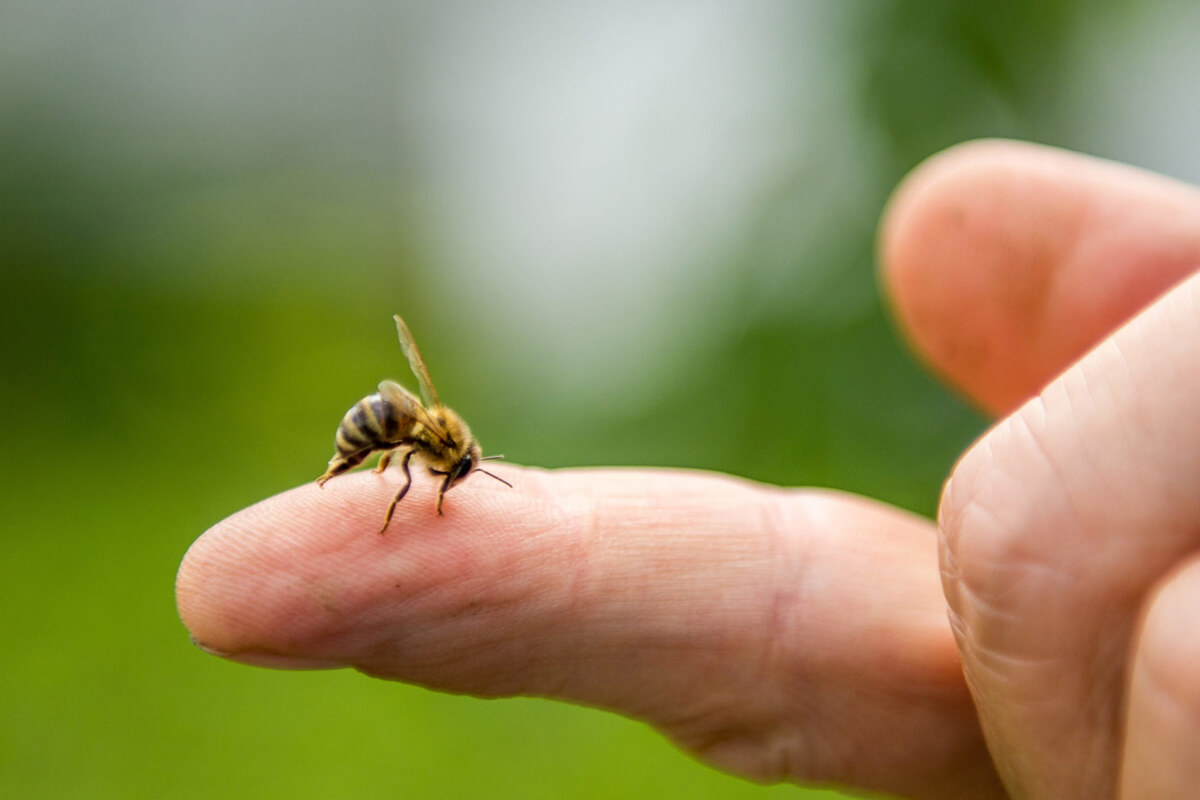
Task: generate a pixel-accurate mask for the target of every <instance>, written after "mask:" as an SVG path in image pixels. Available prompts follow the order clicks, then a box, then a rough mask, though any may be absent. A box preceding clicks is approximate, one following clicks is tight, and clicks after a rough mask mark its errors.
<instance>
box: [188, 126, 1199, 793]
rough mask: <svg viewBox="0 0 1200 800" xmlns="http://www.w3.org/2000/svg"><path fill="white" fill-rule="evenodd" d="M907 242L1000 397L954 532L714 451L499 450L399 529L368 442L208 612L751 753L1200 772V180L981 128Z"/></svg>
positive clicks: (960, 768)
mask: <svg viewBox="0 0 1200 800" xmlns="http://www.w3.org/2000/svg"><path fill="white" fill-rule="evenodd" d="M880 254H881V262H882V281H881V283H882V284H883V286H884V290H885V292H886V293H887V295H888V298H889V301H890V303H891V304H892V306H893V308H894V309H895V314H896V317H897V319H898V320H899V323H900V325H901V327H902V329H903V330H904V331H905V334H906V336H907V338H908V340H909V341H910V342H911V343H912V346H913V348H914V349H915V350H916V352H917V353H918V354H919V356H920V357H921V358H922V359H923V360H924V361H925V362H926V363H927V364H928V365H929V366H930V368H931V369H932V370H934V371H935V372H936V373H937V374H938V375H940V376H941V377H942V378H943V379H944V380H946V381H947V383H949V384H950V385H951V386H953V387H954V388H955V389H956V390H958V391H959V392H961V393H962V394H963V395H964V396H966V397H967V398H969V399H970V400H971V401H973V402H974V403H975V404H977V405H978V406H980V407H982V408H984V409H987V410H989V411H990V412H992V413H994V414H995V415H996V416H997V418H998V422H997V424H996V425H995V426H994V427H993V428H992V429H991V430H990V431H989V432H988V433H987V434H985V436H984V437H982V438H981V439H980V441H978V442H977V443H976V444H975V445H974V446H973V447H972V448H971V449H970V450H969V451H968V452H967V453H966V454H965V455H964V456H963V458H962V459H961V460H960V461H959V463H958V464H957V465H956V466H955V468H954V470H953V472H952V474H951V476H950V478H949V480H948V483H947V486H946V489H945V492H944V494H943V497H942V501H941V510H940V514H939V519H940V523H939V524H938V525H935V524H934V523H932V522H929V521H927V520H923V519H920V518H917V517H914V516H912V515H910V514H907V513H904V512H902V511H899V510H897V509H894V508H890V507H888V506H886V505H884V504H882V503H879V502H876V501H874V500H871V499H870V498H865V497H857V496H853V495H848V494H839V493H835V492H829V491H815V490H806V489H777V488H773V487H767V486H762V485H758V484H754V483H750V482H748V481H743V480H738V479H735V478H730V477H726V476H721V475H714V474H704V473H694V472H682V471H671V470H655V471H644V470H620V469H610V470H565V471H543V470H536V469H529V468H520V467H515V466H512V465H505V466H497V467H496V471H497V473H498V474H500V475H502V476H503V477H505V478H507V479H508V480H510V481H511V482H512V483H513V485H514V488H512V489H507V488H505V487H504V486H501V485H499V484H497V483H495V482H493V481H489V480H484V479H482V478H479V477H473V478H471V479H469V480H467V481H464V482H463V483H462V484H461V485H460V486H457V487H456V488H455V489H454V490H453V491H452V492H451V493H450V494H449V496H448V497H447V498H446V505H445V516H444V517H438V516H437V515H436V514H435V513H434V509H433V502H432V499H433V496H434V493H435V492H436V489H437V487H436V485H435V484H434V483H433V482H432V481H429V480H424V481H422V480H419V479H416V480H414V481H413V487H412V491H411V492H410V493H409V495H410V497H409V498H408V499H407V500H406V501H405V502H403V503H400V504H399V505H398V506H397V507H396V518H395V521H394V522H393V525H394V526H395V530H396V532H397V535H395V536H387V537H380V536H377V535H376V531H377V530H378V527H379V513H380V509H381V508H383V507H385V506H386V504H387V502H388V500H389V499H390V498H391V497H392V496H393V494H394V493H395V491H396V487H397V482H398V481H401V480H403V478H402V476H398V475H396V474H393V473H395V472H397V471H396V470H390V471H389V472H387V473H385V474H384V475H382V476H381V475H375V474H372V473H370V472H369V471H363V472H359V473H354V474H351V475H346V476H342V477H339V478H338V480H336V481H331V482H330V483H329V484H328V485H327V486H326V487H325V489H324V490H319V489H317V487H316V486H315V485H313V484H307V485H304V486H301V487H299V488H297V489H293V490H291V491H289V492H286V493H284V494H281V495H278V496H276V497H272V498H270V499H267V500H264V501H262V502H261V503H258V504H257V505H254V506H252V507H251V508H248V509H246V510H244V511H241V512H239V513H237V514H235V515H233V516H232V517H230V518H228V519H226V520H224V521H223V522H221V523H219V524H218V525H216V526H215V527H213V528H212V529H211V530H209V531H208V532H206V533H205V534H204V535H203V536H202V537H201V538H200V539H199V540H198V541H197V542H196V543H195V544H194V545H193V546H192V548H191V549H190V550H189V552H188V554H187V556H186V557H185V559H184V562H183V565H182V566H181V568H180V571H179V577H178V582H177V594H178V603H179V610H180V614H181V616H182V618H183V621H184V623H185V624H186V625H187V627H188V629H189V630H190V631H191V633H192V636H193V637H194V638H195V639H196V640H197V641H198V642H200V643H201V644H202V645H203V646H204V647H205V648H206V649H208V650H210V651H213V652H215V653H217V654H220V655H224V656H226V657H228V658H232V659H235V660H239V661H243V662H246V663H252V664H259V665H264V666H275V667H281V668H305V667H308V668H322V667H337V666H350V667H354V668H357V669H359V670H362V671H363V672H365V673H368V674H370V675H374V676H378V677H381V678H387V679H391V680H398V681H405V682H412V683H419V684H423V685H426V686H431V687H435V688H441V689H446V690H452V691H456V692H466V693H471V694H477V695H481V696H501V695H540V696H549V697H556V698H561V699H564V700H568V701H571V702H576V703H583V704H587V705H593V706H600V707H604V708H609V709H612V710H614V711H616V712H618V713H622V714H626V715H629V716H632V717H636V718H638V719H643V720H646V721H648V722H650V723H651V724H653V725H655V726H656V727H658V728H659V729H660V730H661V731H662V732H663V733H664V734H666V735H667V736H669V737H670V738H671V739H672V740H673V741H675V742H676V743H678V745H679V746H680V747H683V748H685V749H687V750H689V751H691V752H693V753H695V754H696V755H698V756H699V757H700V758H701V759H703V760H706V761H708V762H709V763H711V764H713V765H715V766H717V767H720V768H722V769H725V770H729V771H732V772H734V773H737V774H741V775H744V776H746V777H748V778H751V779H755V780H767V781H775V780H791V781H799V782H833V783H836V784H839V785H842V786H846V787H851V788H856V789H859V790H864V791H874V792H886V793H889V794H894V795H898V796H902V797H913V798H961V797H970V798H984V799H985V800H986V798H1002V797H1010V796H1011V797H1021V798H1047V800H1049V799H1050V798H1053V799H1054V800H1063V799H1064V798H1066V799H1068V800H1069V799H1070V798H1106V797H1120V798H1126V800H1131V799H1132V798H1166V799H1169V798H1191V797H1194V796H1195V793H1196V787H1197V786H1200V669H1198V668H1197V665H1198V664H1200V625H1198V624H1197V623H1198V621H1200V558H1197V557H1196V556H1195V555H1194V554H1195V553H1196V552H1197V551H1198V550H1200V413H1198V412H1197V408H1198V406H1200V403H1198V402H1197V400H1198V399H1200V278H1194V279H1190V280H1189V279H1187V276H1188V275H1189V274H1191V273H1193V272H1195V271H1196V270H1197V267H1200V192H1197V191H1196V190H1194V189H1191V188H1188V187H1185V186H1182V185H1180V184H1176V183H1173V182H1171V181H1168V180H1166V179H1164V178H1159V177H1156V176H1152V175H1148V174H1146V173H1141V172H1137V171H1134V170H1132V169H1129V168H1125V167H1120V166H1117V165H1114V164H1110V163H1107V162H1100V161H1096V160H1092V159H1088V158H1084V157H1082V156H1077V155H1073V154H1069V153H1065V152H1061V151H1056V150H1049V149H1046V148H1038V147H1033V146H1030V145H1023V144H1018V143H1011V142H979V143H971V144H967V145H962V146H959V147H958V148H955V149H953V150H951V151H948V152H946V153H943V154H942V155H940V156H937V157H935V158H934V159H932V160H930V161H929V162H926V163H925V164H923V165H922V166H920V167H919V168H918V169H917V170H915V171H914V173H913V174H911V175H910V176H909V177H908V178H907V179H906V180H905V182H904V183H903V184H902V186H901V187H900V188H899V189H898V190H897V192H896V195H895V196H894V197H893V199H892V202H891V204H890V205H889V208H888V211H887V213H886V215H885V219H884V221H883V224H882V228H881V236H880ZM1172 287H1174V288H1172ZM1160 296H1161V297H1160ZM1156 298H1158V299H1156ZM1130 318H1133V321H1132V322H1131V323H1129V324H1128V325H1122V323H1124V322H1125V321H1126V320H1129V319H1130Z"/></svg>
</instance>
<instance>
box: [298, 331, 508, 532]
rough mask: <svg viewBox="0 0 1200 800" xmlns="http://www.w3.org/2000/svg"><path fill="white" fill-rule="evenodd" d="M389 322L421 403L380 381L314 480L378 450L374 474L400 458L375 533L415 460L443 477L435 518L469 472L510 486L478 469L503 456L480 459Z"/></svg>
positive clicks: (411, 346)
mask: <svg viewBox="0 0 1200 800" xmlns="http://www.w3.org/2000/svg"><path fill="white" fill-rule="evenodd" d="M393 319H394V320H396V332H397V334H398V335H399V336H400V349H401V350H402V351H403V352H404V356H405V357H406V358H407V359H408V366H409V367H410V368H411V369H412V371H413V374H414V375H415V376H416V378H417V385H418V386H419V388H420V390H421V399H417V397H416V396H415V395H413V393H412V392H410V391H408V390H407V389H405V388H404V387H403V386H401V385H400V384H398V383H396V382H395V381H391V380H385V381H383V382H382V383H380V384H379V391H378V392H376V393H375V394H371V395H367V396H366V397H364V398H363V399H361V400H359V401H358V402H357V403H355V404H354V405H353V406H351V407H350V410H349V411H347V412H346V415H345V416H344V417H342V422H341V424H340V425H338V429H337V434H336V436H335V439H334V446H335V447H336V451H335V452H334V455H333V458H332V459H330V460H329V467H328V469H326V470H325V474H324V475H322V476H321V477H319V478H317V486H324V485H325V482H326V481H328V480H329V479H330V478H332V477H334V476H335V475H341V474H342V473H343V472H348V471H349V470H351V469H354V468H355V467H357V466H358V465H359V464H361V463H362V462H363V461H364V460H366V458H367V456H369V455H371V453H374V452H375V451H377V450H380V451H383V455H382V456H380V457H379V464H378V465H377V466H376V467H375V470H374V471H375V472H377V473H379V472H383V471H384V470H385V469H387V466H388V464H390V463H391V461H392V458H393V457H394V456H397V455H399V457H400V468H401V469H402V470H403V471H404V485H403V486H401V487H400V490H399V491H398V492H396V495H395V496H394V497H393V498H392V502H391V503H389V504H388V507H387V511H386V512H385V513H384V517H383V527H382V528H380V529H379V533H380V534H382V533H384V532H385V531H386V530H387V527H388V524H389V523H390V522H391V521H392V514H393V513H394V512H395V510H396V504H397V503H399V502H400V501H401V500H403V499H404V496H405V495H406V494H408V490H409V488H410V487H411V486H412V473H411V472H409V462H410V461H412V459H413V458H414V457H415V458H417V460H418V461H421V462H424V464H425V466H426V467H427V468H428V469H429V472H430V473H432V474H433V475H437V476H440V477H441V479H442V482H441V486H440V487H439V488H438V493H437V513H438V515H439V516H441V514H442V499H443V498H444V497H445V495H446V492H448V491H449V490H450V489H452V488H453V487H454V486H455V485H457V484H458V483H459V482H460V481H462V480H463V479H464V478H466V477H467V476H468V475H470V474H471V473H472V472H482V473H483V474H484V475H487V476H489V477H492V478H495V479H496V480H498V481H500V482H501V483H503V484H504V485H505V486H508V487H509V488H512V484H511V483H509V482H508V481H506V480H504V478H501V477H500V476H499V475H493V474H492V473H490V472H488V471H487V470H486V469H482V468H481V467H480V463H481V462H483V461H490V460H492V459H497V458H503V456H485V455H483V449H482V448H481V447H480V445H479V441H478V440H477V439H476V438H475V437H474V436H473V435H472V434H471V429H470V428H469V427H467V423H466V422H465V421H464V420H463V418H462V417H460V416H459V415H458V414H457V413H455V412H454V411H452V410H451V409H449V408H447V407H446V406H444V405H442V404H441V401H439V400H438V396H437V391H436V390H435V389H434V388H433V381H431V380H430V379H429V370H428V369H426V367H425V361H424V359H422V358H421V351H420V350H418V349H417V343H416V342H415V341H414V340H413V336H412V333H411V332H410V331H409V330H408V326H407V325H405V324H404V320H402V319H400V317H399V316H398V315H397V316H393ZM422 401H424V402H422Z"/></svg>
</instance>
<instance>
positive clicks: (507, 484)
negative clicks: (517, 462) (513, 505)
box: [475, 469, 513, 489]
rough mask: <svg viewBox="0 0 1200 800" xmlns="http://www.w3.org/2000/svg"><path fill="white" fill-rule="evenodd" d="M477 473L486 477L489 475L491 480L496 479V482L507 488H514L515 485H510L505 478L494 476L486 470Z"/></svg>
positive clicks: (479, 470)
mask: <svg viewBox="0 0 1200 800" xmlns="http://www.w3.org/2000/svg"><path fill="white" fill-rule="evenodd" d="M475 471H476V472H482V473H483V474H484V475H487V476H488V477H489V478H495V479H496V480H498V481H500V482H501V483H503V484H504V485H505V486H507V487H508V488H510V489H511V488H513V485H512V484H511V483H509V482H508V481H506V480H504V478H501V477H500V476H499V475H493V474H492V473H490V472H488V471H487V470H486V469H477V470H475Z"/></svg>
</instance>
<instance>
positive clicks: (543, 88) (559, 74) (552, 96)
mask: <svg viewBox="0 0 1200 800" xmlns="http://www.w3.org/2000/svg"><path fill="white" fill-rule="evenodd" d="M820 7H821V6H820V5H819V4H815V3H805V4H800V5H787V4H772V3H738V2H706V3H684V2H654V3H640V2H618V3H605V4H590V5H579V4H565V5H564V4H554V3H528V2H527V3H518V4H507V5H505V6H504V9H503V11H499V10H495V9H493V10H490V11H480V10H479V8H480V7H479V6H475V5H468V4H457V3H456V4H450V5H444V4H443V5H441V6H439V7H438V8H437V10H436V11H429V12H427V14H426V15H425V17H424V18H423V19H421V20H420V21H419V23H418V24H417V25H416V26H415V27H413V28H411V29H409V30H406V31H405V32H404V34H403V37H402V47H401V53H402V54H403V57H402V66H401V78H400V98H401V100H400V105H401V113H402V140H403V146H404V147H405V148H407V149H408V151H409V152H410V153H411V152H416V153H417V154H419V163H418V167H417V170H418V175H419V179H418V181H417V184H418V185H419V186H421V187H422V191H426V192H428V194H429V196H428V197H425V198H422V200H423V201H424V202H427V203H428V204H430V206H431V208H432V213H430V215H429V219H430V224H431V228H432V229H431V230H430V231H429V234H430V236H431V238H432V239H433V242H434V246H435V247H436V248H437V252H436V254H435V258H436V259H437V261H438V264H437V269H438V270H439V272H441V273H442V274H443V275H445V276H446V279H447V280H448V281H453V282H454V283H455V285H456V286H457V289H456V291H458V292H459V293H461V295H462V296H463V297H464V298H465V299H466V301H467V302H470V303H473V304H474V305H475V306H476V309H475V311H476V312H477V313H478V314H479V315H480V316H481V318H482V319H483V320H485V321H489V322H492V323H496V324H497V326H498V327H501V328H503V329H504V330H505V331H506V333H505V335H506V336H510V337H512V339H510V340H509V341H507V342H506V345H505V346H506V347H509V348H519V349H520V351H521V352H523V353H525V354H527V355H528V357H529V359H530V361H531V362H533V363H535V364H537V365H538V366H539V370H538V371H539V372H540V373H541V376H540V377H541V379H543V380H546V381H551V382H556V383H557V384H558V385H559V388H560V389H561V390H563V391H569V392H570V393H571V394H572V395H573V396H574V397H576V398H577V399H578V400H579V401H594V402H596V403H601V404H606V403H611V402H612V401H613V400H614V399H615V397H614V395H617V394H620V393H621V392H624V391H627V389H628V387H630V386H638V387H639V391H643V392H644V391H652V390H653V388H654V385H655V384H656V383H657V381H656V380H655V378H656V375H660V374H662V373H663V371H664V370H665V369H668V365H669V364H671V363H672V362H673V361H674V360H675V359H679V358H693V359H694V358H697V357H703V355H704V346H703V345H704V340H705V338H706V337H709V336H714V337H715V336H720V335H724V334H725V332H724V331H723V330H721V329H716V330H711V329H709V328H706V320H705V319H703V318H698V317H699V316H700V315H704V314H709V315H711V314H712V312H713V309H714V308H719V307H720V305H721V303H722V299H723V298H722V297H721V293H722V292H724V293H727V294H730V293H732V294H735V295H741V294H742V293H743V292H744V293H745V294H744V295H743V296H741V297H739V298H738V299H739V300H740V301H742V302H744V301H745V300H746V299H747V298H749V299H751V301H753V300H754V298H753V295H754V293H755V292H757V291H759V289H761V288H764V287H761V286H759V285H758V284H760V283H762V276H761V271H754V270H752V269H748V273H750V272H754V277H753V279H752V280H750V279H749V278H748V281H750V282H751V284H752V285H750V286H734V287H730V286H729V283H728V276H727V273H726V272H722V271H721V270H723V269H727V266H728V263H729V256H730V253H731V252H735V251H736V250H737V249H738V248H743V247H745V245H746V237H747V233H748V232H747V226H748V224H749V223H750V222H751V221H752V217H751V215H752V214H755V213H760V212H761V208H762V205H763V204H764V203H768V202H771V201H773V200H774V199H775V198H774V197H773V193H774V192H776V191H777V190H778V186H777V184H778V183H779V182H780V181H782V180H785V179H786V180H792V178H790V177H789V176H794V174H795V173H796V171H797V168H798V164H800V163H802V160H803V158H804V157H806V156H811V155H812V153H814V152H815V151H816V150H817V147H816V146H815V144H814V140H815V139H818V138H820V139H825V138H827V137H830V130H831V128H832V127H834V126H847V127H848V125H849V121H848V120H846V119H842V120H834V119H832V117H833V116H834V115H832V114H830V113H828V112H829V109H828V108H824V109H823V107H822V105H823V103H825V102H826V95H828V93H829V89H828V87H829V85H830V84H831V83H837V82H839V81H844V79H845V75H844V72H843V71H842V70H839V69H837V67H836V66H835V65H837V64H838V63H840V62H839V60H838V58H837V57H836V54H835V53H832V52H830V48H832V47H835V46H836V43H835V42H831V41H830V39H831V37H830V35H829V34H830V31H829V27H830V25H829V22H828V20H827V19H826V18H825V16H823V15H822V14H820V13H818V9H819V8H820ZM823 112H824V113H823ZM820 169H821V167H818V171H820ZM840 177H841V178H843V179H845V178H848V179H849V180H848V182H849V183H851V184H853V183H854V180H853V176H852V175H851V176H845V175H842V176H840ZM815 188H816V189H818V190H819V189H821V188H822V186H821V185H820V184H817V185H816V186H815ZM813 195H814V197H813V208H814V209H819V208H821V207H823V206H826V205H827V204H828V201H829V198H828V197H827V196H824V195H823V192H821V191H814V193H813ZM805 227H806V225H805V222H804V219H803V217H798V218H797V219H796V221H795V227H794V228H793V229H791V230H788V229H787V226H784V230H782V231H781V232H780V233H781V234H782V235H783V236H784V237H785V238H790V237H791V236H793V235H794V234H795V233H796V232H797V231H804V229H805ZM759 233H761V231H759ZM793 252H794V251H793ZM751 266H752V265H748V267H751ZM787 268H789V269H793V270H796V271H802V270H803V265H787ZM768 283H769V281H768ZM765 288H766V289H767V290H768V292H770V291H773V290H774V289H777V288H778V287H771V286H767V287H765ZM731 299H732V298H731ZM713 322H714V323H715V324H718V325H720V326H724V325H726V324H727V321H725V320H719V319H718V320H713Z"/></svg>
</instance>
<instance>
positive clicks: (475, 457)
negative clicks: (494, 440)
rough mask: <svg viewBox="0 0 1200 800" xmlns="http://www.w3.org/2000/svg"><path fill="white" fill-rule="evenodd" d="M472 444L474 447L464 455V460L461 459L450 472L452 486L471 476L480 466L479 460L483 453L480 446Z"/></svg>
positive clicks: (468, 449) (469, 448)
mask: <svg viewBox="0 0 1200 800" xmlns="http://www.w3.org/2000/svg"><path fill="white" fill-rule="evenodd" d="M471 444H472V446H471V447H468V448H467V451H466V452H465V453H463V456H462V458H460V459H459V460H458V461H457V462H456V463H455V464H454V467H453V468H452V469H451V470H450V485H451V486H453V485H454V484H456V483H458V482H459V481H461V480H462V479H463V478H465V477H467V476H468V475H470V474H471V471H472V470H474V469H475V468H476V467H478V466H479V460H480V456H481V455H482V453H481V452H480V449H479V445H478V444H475V443H474V442H472V443H471Z"/></svg>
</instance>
